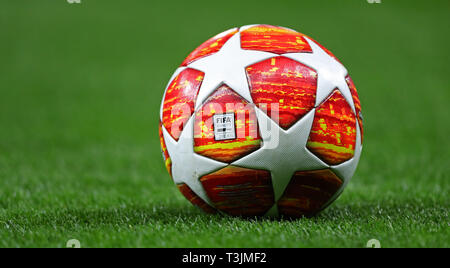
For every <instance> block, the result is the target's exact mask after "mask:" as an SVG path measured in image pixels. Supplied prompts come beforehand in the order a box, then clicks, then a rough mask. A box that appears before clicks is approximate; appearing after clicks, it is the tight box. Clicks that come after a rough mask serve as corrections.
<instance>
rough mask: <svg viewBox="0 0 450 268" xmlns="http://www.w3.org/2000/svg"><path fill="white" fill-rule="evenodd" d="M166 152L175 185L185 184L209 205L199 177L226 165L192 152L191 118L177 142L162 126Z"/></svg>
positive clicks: (192, 125) (192, 126)
mask: <svg viewBox="0 0 450 268" xmlns="http://www.w3.org/2000/svg"><path fill="white" fill-rule="evenodd" d="M162 130H163V135H164V139H165V142H166V146H167V151H168V152H169V156H170V158H171V159H172V177H173V180H174V181H175V183H176V184H180V183H186V184H187V185H188V186H189V188H191V190H192V191H193V192H194V193H196V194H197V195H198V196H199V197H200V198H201V199H203V200H204V201H205V202H206V203H208V204H211V203H210V200H209V198H208V196H207V195H206V193H205V190H204V189H203V186H202V184H201V182H200V177H201V176H203V175H205V174H209V173H211V172H214V171H216V170H219V169H221V168H223V167H225V166H227V165H228V164H226V163H222V162H218V161H215V160H212V159H209V158H206V157H203V156H201V155H198V154H196V153H195V152H194V139H193V131H194V119H193V117H191V118H190V119H189V120H188V122H187V123H186V125H185V126H184V130H183V132H182V133H181V136H180V138H179V139H178V142H177V141H175V139H173V138H172V136H171V135H170V134H169V132H168V131H167V130H166V129H165V127H164V126H162Z"/></svg>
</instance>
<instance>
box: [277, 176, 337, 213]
mask: <svg viewBox="0 0 450 268" xmlns="http://www.w3.org/2000/svg"><path fill="white" fill-rule="evenodd" d="M341 185H342V180H341V179H339V178H338V177H337V176H336V175H335V174H334V173H333V172H332V171H331V170H329V169H324V170H313V171H299V172H296V173H295V174H294V176H293V177H292V179H291V181H290V183H289V185H288V186H287V188H286V190H285V191H284V194H283V196H282V197H281V198H280V200H279V201H278V203H277V205H278V212H279V213H280V214H281V215H285V216H288V217H301V216H305V215H306V216H308V215H312V214H315V213H317V212H319V211H320V210H321V209H322V207H323V206H324V205H325V204H326V203H327V202H328V201H330V199H331V197H332V196H333V195H334V194H335V193H336V192H337V191H338V190H339V188H340V187H341Z"/></svg>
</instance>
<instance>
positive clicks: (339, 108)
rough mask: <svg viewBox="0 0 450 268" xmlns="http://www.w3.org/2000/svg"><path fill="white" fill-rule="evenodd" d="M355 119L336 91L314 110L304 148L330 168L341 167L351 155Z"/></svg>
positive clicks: (348, 106)
mask: <svg viewBox="0 0 450 268" xmlns="http://www.w3.org/2000/svg"><path fill="white" fill-rule="evenodd" d="M355 144H356V118H355V114H354V113H353V110H352V108H351V107H350V105H349V104H348V103H347V101H346V100H345V98H344V96H342V94H341V93H340V92H339V91H338V90H337V89H336V90H334V92H333V93H332V95H331V96H330V97H328V99H327V100H326V101H325V102H323V103H322V104H321V105H320V106H319V107H318V108H317V110H316V114H315V117H314V122H313V125H312V129H311V133H310V136H309V139H308V143H307V145H306V146H307V147H308V149H309V150H310V151H311V152H312V153H314V154H315V155H316V156H317V157H319V158H320V159H322V160H323V161H324V162H326V163H328V164H330V165H337V164H341V163H343V162H345V161H347V160H349V159H351V158H352V157H353V155H354V153H355Z"/></svg>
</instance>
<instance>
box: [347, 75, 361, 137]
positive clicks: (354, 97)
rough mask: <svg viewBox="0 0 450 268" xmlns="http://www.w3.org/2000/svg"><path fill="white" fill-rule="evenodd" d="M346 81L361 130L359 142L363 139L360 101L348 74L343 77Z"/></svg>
mask: <svg viewBox="0 0 450 268" xmlns="http://www.w3.org/2000/svg"><path fill="white" fill-rule="evenodd" d="M345 80H346V81H347V84H348V87H349V88H350V92H351V93H352V97H353V103H354V104H355V110H356V117H357V118H358V123H359V129H360V130H361V143H362V141H363V136H364V127H363V117H362V112H361V102H360V101H359V96H358V91H356V87H355V84H354V83H353V80H352V78H351V77H350V76H347V77H346V78H345Z"/></svg>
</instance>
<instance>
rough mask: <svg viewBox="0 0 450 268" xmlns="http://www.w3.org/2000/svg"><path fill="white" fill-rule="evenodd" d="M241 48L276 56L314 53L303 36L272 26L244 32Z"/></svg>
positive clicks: (242, 33) (254, 27)
mask: <svg viewBox="0 0 450 268" xmlns="http://www.w3.org/2000/svg"><path fill="white" fill-rule="evenodd" d="M241 47H242V48H243V49H249V50H261V51H266V52H272V53H276V54H284V53H295V52H312V50H311V47H310V46H309V44H308V42H306V40H305V38H304V35H303V34H301V33H298V32H296V31H294V30H289V29H286V28H282V27H277V26H272V25H258V26H253V27H250V28H248V29H246V30H244V31H242V32H241Z"/></svg>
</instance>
